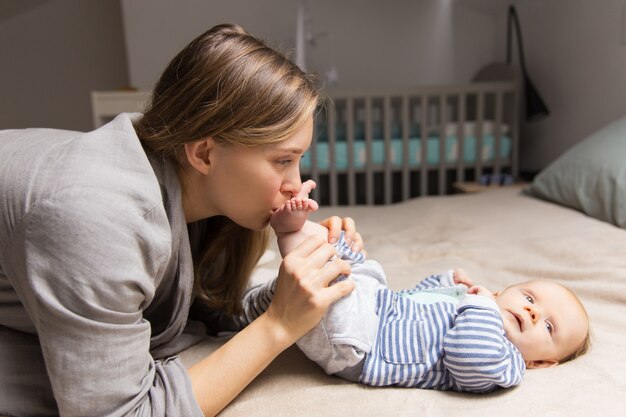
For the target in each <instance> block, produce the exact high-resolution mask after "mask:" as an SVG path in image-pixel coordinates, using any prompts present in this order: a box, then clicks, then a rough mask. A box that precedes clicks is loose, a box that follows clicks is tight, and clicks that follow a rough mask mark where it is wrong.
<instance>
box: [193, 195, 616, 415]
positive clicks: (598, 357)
mask: <svg viewBox="0 0 626 417" xmlns="http://www.w3.org/2000/svg"><path fill="white" fill-rule="evenodd" d="M331 214H332V215H339V216H351V217H353V218H354V219H355V220H356V223H357V226H358V229H359V231H360V232H361V234H362V235H363V238H364V241H365V245H366V249H367V251H368V254H369V257H370V258H372V259H376V260H378V261H379V262H380V263H381V264H382V266H383V268H384V269H385V271H386V274H387V278H388V281H389V285H390V287H391V288H394V289H397V290H399V289H404V288H410V287H412V286H414V285H415V283H416V282H418V281H419V280H421V279H422V278H424V277H426V276H427V275H429V274H431V273H435V272H440V271H444V270H447V269H449V268H454V267H461V268H464V269H466V270H467V271H468V273H469V274H470V275H471V276H472V277H473V279H474V281H475V282H476V283H481V284H483V285H486V286H487V287H488V288H493V289H494V290H496V289H501V288H503V287H505V286H507V285H509V284H512V283H515V282H519V281H523V280H528V279H534V278H546V279H551V280H555V281H557V282H559V283H562V284H565V285H567V286H568V287H569V288H571V289H572V290H573V291H574V292H575V293H577V294H578V295H579V297H580V298H581V300H582V301H583V303H584V304H585V305H586V308H587V310H588V313H589V315H590V319H591V329H592V335H593V347H592V349H591V351H590V352H588V353H587V354H586V355H584V356H582V357H580V358H578V359H576V360H574V361H572V362H568V363H565V364H562V365H559V366H557V367H555V368H551V369H536V370H529V371H527V372H526V375H525V377H524V381H523V382H522V383H521V385H519V386H518V387H515V388H512V389H508V390H500V391H497V392H493V393H490V394H484V395H476V394H465V393H453V392H440V391H429V390H421V389H406V388H394V387H392V388H372V387H365V386H361V385H358V384H355V383H350V382H346V381H344V380H341V379H339V378H337V377H333V376H328V375H326V374H324V372H323V371H322V370H321V369H320V368H318V367H317V365H316V364H314V363H313V362H311V361H310V360H308V359H307V358H306V357H305V356H304V355H303V354H302V353H301V352H300V351H299V350H298V349H297V348H296V347H295V346H294V347H291V348H289V349H288V350H286V351H285V352H284V353H283V354H281V355H280V356H279V357H278V358H277V359H276V360H275V361H274V362H273V363H272V364H271V365H270V366H269V367H268V368H267V369H266V370H265V371H264V372H262V373H261V374H260V376H259V377H258V378H257V379H256V380H254V381H253V382H252V383H251V384H250V385H249V386H248V387H247V388H246V389H245V390H244V391H243V392H242V393H241V394H240V395H239V397H237V398H236V399H235V400H234V401H233V402H232V403H231V404H230V405H229V406H227V407H226V409H224V410H223V412H222V413H221V414H220V415H221V416H224V417H229V416H272V417H274V416H325V417H329V416H342V417H345V416H386V415H389V416H437V417H441V416H444V417H445V416H455V417H457V416H460V415H473V416H481V417H490V416H509V417H515V416H520V417H522V416H523V417H528V416H535V415H541V416H551V417H552V416H564V417H565V416H567V417H571V416H585V417H588V416H590V415H598V416H623V415H626V404H625V403H624V402H623V401H622V398H621V395H623V394H624V393H625V392H626V326H625V324H624V322H625V320H624V318H625V317H626V256H625V255H626V230H624V229H620V228H618V227H615V226H613V225H611V224H609V223H605V222H602V221H599V220H596V219H593V218H591V217H588V216H586V215H584V214H582V213H580V212H577V211H574V210H571V209H567V208H564V207H562V206H558V205H556V204H553V203H548V202H545V201H541V200H538V199H535V198H532V197H529V196H526V195H524V194H522V193H521V192H520V189H519V188H515V187H503V188H496V189H493V190H491V191H486V192H482V193H478V194H472V195H452V196H441V197H424V198H419V199H414V200H409V201H406V202H403V203H399V204H395V205H390V206H369V207H366V206H358V207H332V208H322V209H320V210H319V211H318V212H317V213H315V214H314V218H315V219H322V218H325V217H327V216H329V215H331ZM274 250H275V247H274ZM272 254H275V252H268V254H267V256H266V257H265V258H264V259H263V262H262V265H259V267H258V268H257V270H256V273H255V276H254V279H255V282H259V281H263V280H265V279H269V278H271V277H273V276H275V274H276V270H277V267H278V264H279V259H278V258H277V257H274V259H272ZM225 340H227V338H225V337H222V338H206V339H205V340H204V341H202V342H200V343H199V344H197V345H195V346H193V347H191V348H189V349H188V350H186V351H184V352H182V353H181V357H182V359H183V362H184V363H185V364H186V365H187V366H191V365H192V364H194V363H195V362H197V361H199V360H200V359H202V358H203V357H204V356H206V355H208V354H210V353H211V352H213V351H214V350H215V349H217V348H218V347H219V346H221V344H223V343H224V342H225ZM224 378H228V376H227V375H225V376H224Z"/></svg>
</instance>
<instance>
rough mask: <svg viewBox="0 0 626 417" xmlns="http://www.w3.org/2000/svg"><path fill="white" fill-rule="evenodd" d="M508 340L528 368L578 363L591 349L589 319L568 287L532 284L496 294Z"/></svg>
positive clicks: (521, 285)
mask: <svg viewBox="0 0 626 417" xmlns="http://www.w3.org/2000/svg"><path fill="white" fill-rule="evenodd" d="M494 296H495V300H496V303H497V304H498V306H499V307H500V311H501V312H502V321H503V322H504V330H505V332H506V336H507V338H508V339H509V340H510V341H511V342H512V343H513V344H514V345H515V346H516V347H517V348H518V349H519V351H520V352H521V354H522V356H523V357H524V361H525V362H526V366H527V367H528V368H546V367H551V366H555V365H558V364H559V363H563V362H566V361H568V360H571V359H574V358H576V357H578V356H580V355H582V354H583V353H585V352H586V351H587V350H588V349H589V346H590V337H589V317H588V316H587V311H586V310H585V308H584V306H583V305H582V303H581V302H580V300H579V299H578V297H576V295H574V293H573V292H571V291H570V290H569V289H567V288H566V287H564V286H562V285H559V284H557V283H555V282H551V281H542V280H535V281H528V282H524V283H521V284H516V285H512V286H510V287H507V288H505V289H504V290H503V291H501V292H498V293H495V294H494Z"/></svg>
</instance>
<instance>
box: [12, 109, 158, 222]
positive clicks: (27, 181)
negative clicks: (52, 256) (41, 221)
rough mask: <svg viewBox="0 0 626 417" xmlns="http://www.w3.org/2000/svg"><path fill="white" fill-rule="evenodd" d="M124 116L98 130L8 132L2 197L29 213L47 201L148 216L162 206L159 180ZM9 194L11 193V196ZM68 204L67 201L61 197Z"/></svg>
mask: <svg viewBox="0 0 626 417" xmlns="http://www.w3.org/2000/svg"><path fill="white" fill-rule="evenodd" d="M132 120H133V119H132V116H130V115H120V116H118V118H116V119H115V120H113V121H112V122H111V123H109V124H107V125H105V126H103V127H101V128H99V129H96V130H94V131H92V132H87V133H84V132H70V131H61V130H53V129H26V130H23V131H8V132H6V133H5V139H7V140H6V141H3V142H4V143H2V144H0V147H1V148H2V149H3V150H5V151H7V152H6V153H4V155H7V156H8V155H10V157H7V158H2V159H5V160H4V161H3V164H4V168H3V169H0V171H3V174H4V175H3V179H2V180H0V182H5V183H6V184H3V185H4V187H3V189H4V190H6V191H5V192H2V194H3V195H2V196H3V197H4V198H5V199H9V200H18V201H17V203H18V205H19V206H21V207H22V209H23V210H24V211H25V212H24V213H23V214H26V212H27V211H29V210H31V209H32V208H34V207H35V206H37V205H39V204H41V203H42V202H44V201H47V200H50V199H55V200H59V198H60V196H63V198H64V199H65V200H64V201H67V203H68V204H72V205H81V204H90V205H93V206H94V207H93V208H98V207H101V208H105V209H108V210H116V209H120V208H121V209H128V210H132V211H136V212H137V211H138V212H139V213H142V214H145V213H148V212H150V211H151V210H153V209H154V207H155V206H157V205H159V204H161V205H162V195H161V190H160V186H159V182H158V180H157V178H156V176H155V173H154V171H153V169H152V166H151V164H150V162H149V161H148V157H147V156H146V153H145V151H144V150H143V147H142V146H141V143H140V141H139V139H138V138H137V135H136V133H135V131H134V128H133V125H132ZM5 193H6V194H5ZM61 202H62V201H61Z"/></svg>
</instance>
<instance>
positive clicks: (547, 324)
mask: <svg viewBox="0 0 626 417" xmlns="http://www.w3.org/2000/svg"><path fill="white" fill-rule="evenodd" d="M546 329H547V330H548V333H550V334H552V323H550V322H549V321H546Z"/></svg>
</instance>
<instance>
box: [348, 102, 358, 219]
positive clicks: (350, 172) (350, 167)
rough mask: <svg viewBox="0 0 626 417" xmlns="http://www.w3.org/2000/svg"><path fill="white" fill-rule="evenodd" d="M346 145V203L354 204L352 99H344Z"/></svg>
mask: <svg viewBox="0 0 626 417" xmlns="http://www.w3.org/2000/svg"><path fill="white" fill-rule="evenodd" d="M346 142H347V143H346V145H347V147H348V152H347V158H348V178H347V180H348V204H349V205H351V206H353V205H355V204H356V181H355V176H356V174H355V172H354V100H353V99H352V98H347V99H346Z"/></svg>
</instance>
